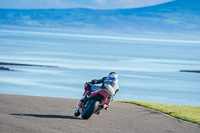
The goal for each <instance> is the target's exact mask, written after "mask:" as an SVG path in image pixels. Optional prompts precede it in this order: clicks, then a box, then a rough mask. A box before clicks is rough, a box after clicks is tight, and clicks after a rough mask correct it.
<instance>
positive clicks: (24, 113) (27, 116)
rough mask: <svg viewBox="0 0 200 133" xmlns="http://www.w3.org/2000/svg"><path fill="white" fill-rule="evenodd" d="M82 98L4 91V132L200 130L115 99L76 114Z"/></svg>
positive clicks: (0, 118)
mask: <svg viewBox="0 0 200 133" xmlns="http://www.w3.org/2000/svg"><path fill="white" fill-rule="evenodd" d="M77 104H78V100H74V99H62V98H47V97H33V96H20V95H6V94H0V133H102V132H103V133H200V125H197V124H193V123H189V122H185V121H182V120H179V119H176V118H173V117H171V116H168V115H165V114H163V113H160V112H158V111H155V110H151V109H147V108H144V107H140V106H137V105H133V104H127V103H117V102H112V103H111V107H110V109H109V110H107V111H104V110H103V111H101V113H100V115H92V117H91V118H90V119H89V120H83V119H81V118H80V117H77V118H76V117H74V116H73V114H74V111H75V109H76V108H77Z"/></svg>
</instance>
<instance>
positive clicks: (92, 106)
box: [82, 99, 97, 119]
mask: <svg viewBox="0 0 200 133" xmlns="http://www.w3.org/2000/svg"><path fill="white" fill-rule="evenodd" d="M96 101H97V100H96V99H93V100H91V101H90V103H89V104H88V106H87V107H86V108H85V109H84V111H83V113H82V118H83V119H89V118H90V117H91V116H92V114H93V113H94V110H95V103H96Z"/></svg>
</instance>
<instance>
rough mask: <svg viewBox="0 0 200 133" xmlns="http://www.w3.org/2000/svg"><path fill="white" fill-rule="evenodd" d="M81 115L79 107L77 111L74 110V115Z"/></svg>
mask: <svg viewBox="0 0 200 133" xmlns="http://www.w3.org/2000/svg"><path fill="white" fill-rule="evenodd" d="M79 115H80V112H79V108H77V109H76V111H75V112H74V116H76V117H78V116H79Z"/></svg>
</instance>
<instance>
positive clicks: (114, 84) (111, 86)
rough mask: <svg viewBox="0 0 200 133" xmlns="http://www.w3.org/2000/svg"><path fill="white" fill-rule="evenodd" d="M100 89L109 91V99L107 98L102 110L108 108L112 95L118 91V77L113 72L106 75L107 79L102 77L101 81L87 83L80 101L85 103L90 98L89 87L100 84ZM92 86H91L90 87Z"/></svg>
mask: <svg viewBox="0 0 200 133" xmlns="http://www.w3.org/2000/svg"><path fill="white" fill-rule="evenodd" d="M100 83H102V85H101V89H108V90H109V97H108V102H107V103H106V104H107V105H106V107H103V108H108V106H109V103H110V101H112V100H113V97H114V95H115V94H116V93H117V92H118V91H119V86H118V76H117V74H116V73H115V72H110V73H109V74H108V77H103V78H102V79H98V80H97V79H93V80H92V81H91V82H87V83H86V84H85V87H84V88H85V92H84V94H83V98H82V99H81V100H82V101H86V100H87V99H89V98H90V97H91V91H92V90H91V87H92V85H94V84H100ZM91 84H92V85H91Z"/></svg>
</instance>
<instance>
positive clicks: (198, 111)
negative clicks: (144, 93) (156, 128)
mask: <svg viewBox="0 0 200 133" xmlns="http://www.w3.org/2000/svg"><path fill="white" fill-rule="evenodd" d="M116 102H122V103H131V104H136V105H139V106H143V107H146V108H150V109H154V110H158V111H160V112H163V113H166V114H168V115H171V116H173V117H176V118H179V119H182V120H185V121H189V122H192V123H196V124H199V125H200V106H183V105H166V104H159V103H150V102H139V101H116Z"/></svg>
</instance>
